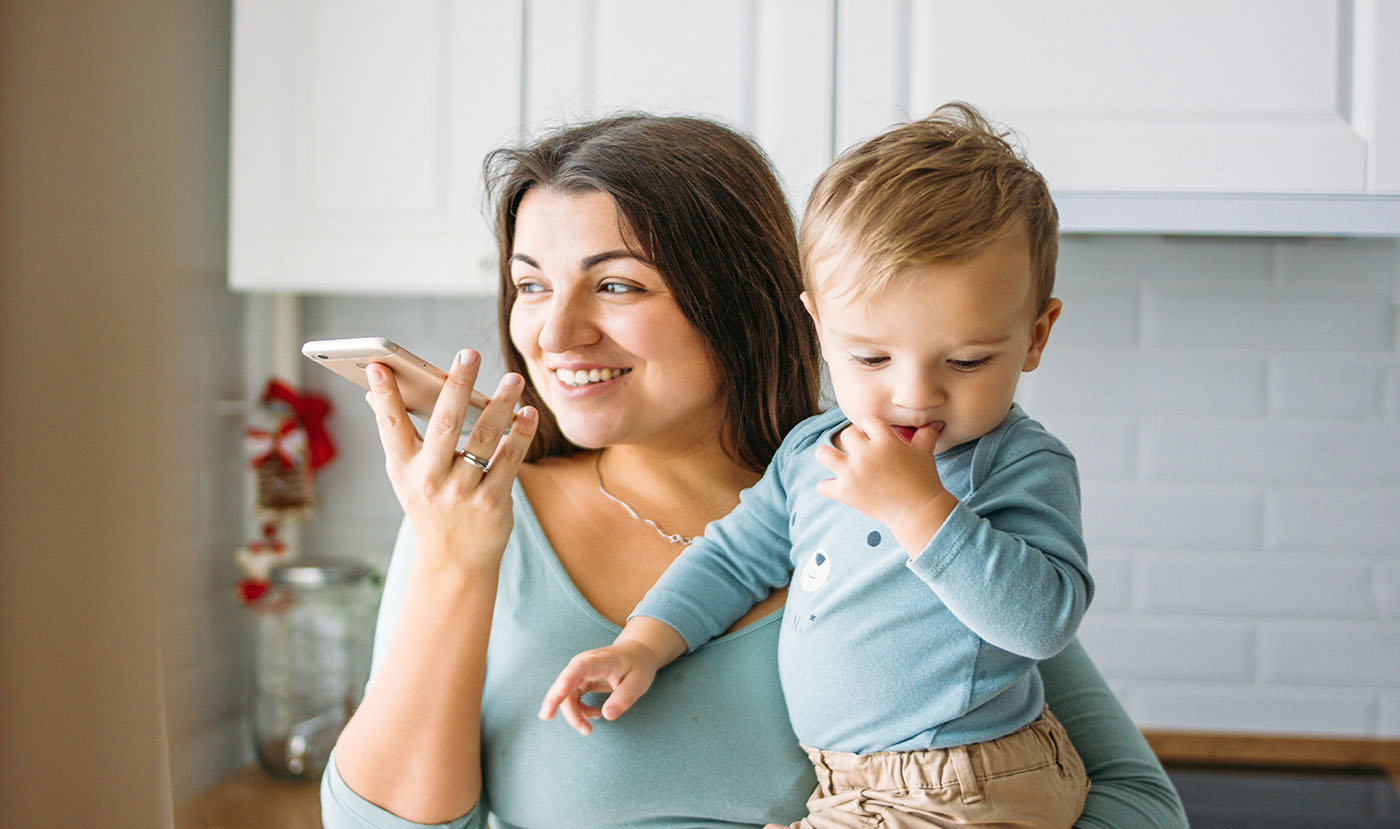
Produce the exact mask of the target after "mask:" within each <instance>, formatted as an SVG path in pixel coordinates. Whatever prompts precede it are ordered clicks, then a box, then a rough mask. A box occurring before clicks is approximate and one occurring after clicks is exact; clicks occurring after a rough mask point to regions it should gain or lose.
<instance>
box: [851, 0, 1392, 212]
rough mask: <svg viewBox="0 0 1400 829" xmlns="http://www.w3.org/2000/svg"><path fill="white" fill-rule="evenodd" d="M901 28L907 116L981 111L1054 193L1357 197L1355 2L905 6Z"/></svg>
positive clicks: (1361, 179) (1360, 170)
mask: <svg viewBox="0 0 1400 829" xmlns="http://www.w3.org/2000/svg"><path fill="white" fill-rule="evenodd" d="M910 17H911V21H910V26H909V31H910V33H911V36H912V37H913V39H914V40H913V45H912V47H911V51H910V54H911V55H912V59H911V62H910V64H911V65H910V68H909V73H910V76H909V89H910V93H909V94H910V109H911V110H912V112H913V113H914V114H916V115H922V114H924V113H927V112H929V111H931V110H932V109H933V108H934V107H936V106H937V105H938V104H940V103H942V102H944V101H947V100H951V99H965V100H969V101H972V102H974V103H976V104H977V105H979V106H981V107H983V108H984V109H985V110H987V111H988V112H989V113H990V114H991V115H992V116H993V117H994V118H995V119H997V120H999V121H1004V122H1006V123H1009V124H1011V125H1012V126H1014V127H1015V128H1016V129H1017V131H1018V132H1019V133H1020V134H1021V135H1022V136H1024V138H1025V140H1026V144H1027V147H1028V151H1029V153H1030V155H1031V158H1032V160H1033V161H1034V162H1035V163H1036V165H1037V166H1038V167H1039V168H1040V169H1041V170H1042V171H1043V172H1044V173H1045V174H1046V177H1047V178H1048V179H1049V180H1050V182H1051V186H1052V187H1054V188H1056V189H1060V190H1177V191H1180V190H1195V191H1235V192H1255V193H1262V192H1361V191H1364V190H1365V189H1366V164H1367V161H1366V154H1367V146H1366V141H1365V139H1364V137H1363V136H1361V135H1359V134H1358V132H1357V130H1356V128H1355V126H1354V124H1353V119H1354V109H1355V108H1354V105H1353V95H1354V84H1355V73H1356V70H1357V67H1356V66H1355V65H1354V61H1355V54H1354V49H1353V39H1354V36H1355V27H1354V25H1353V4H1352V3H1351V2H1349V1H1348V0H1290V2H1286V3H1278V2H1267V1H1266V0H1252V2H1250V1H1247V0H1237V1H1236V2H1231V3H1216V2H1212V1H1211V0H1180V1H1179V2H1175V3H1156V4H1153V3H1114V2H1107V1H1106V0H1073V1H1071V0H1066V2H1057V3H1039V2H1034V0H997V1H996V2H986V3H959V2H954V0H913V3H912V6H911V13H910ZM872 131H874V130H872Z"/></svg>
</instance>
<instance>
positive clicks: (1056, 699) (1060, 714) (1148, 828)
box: [1040, 640, 1186, 829]
mask: <svg viewBox="0 0 1400 829" xmlns="http://www.w3.org/2000/svg"><path fill="white" fill-rule="evenodd" d="M1040 675H1041V678H1042V679H1043V680H1044V681H1045V701H1046V703H1048V704H1049V706H1050V710H1051V711H1053V712H1054V713H1055V716H1056V717H1057V718H1058V719H1059V720H1060V722H1061V723H1062V724H1063V725H1064V727H1065V731H1066V732H1068V734H1069V738H1070V742H1072V743H1074V748H1075V750H1076V751H1078V752H1079V756H1080V758H1081V759H1082V760H1083V761H1084V767H1085V769H1086V770H1087V771H1088V774H1089V784H1090V788H1089V798H1088V800H1087V801H1086V802H1085V804H1084V813H1083V815H1082V816H1081V817H1080V819H1079V820H1078V821H1077V822H1076V823H1075V826H1076V827H1080V829H1118V827H1124V826H1133V827H1142V829H1185V827H1186V813H1185V810H1183V809H1182V806H1181V799H1180V798H1179V797H1178V796H1177V793H1176V789H1175V788H1174V787H1173V786H1172V783H1171V780H1170V779H1168V777H1167V773H1166V772H1165V771H1164V770H1163V769H1162V764H1161V763H1159V762H1158V761H1157V757H1156V755H1154V754H1153V753H1152V749H1151V747H1150V746H1148V744H1147V740H1146V739H1144V738H1143V736H1142V732H1141V731H1139V730H1138V727H1137V725H1135V724H1134V723H1133V721H1132V719H1131V718H1129V717H1128V712H1127V711H1124V710H1123V706H1122V705H1121V704H1120V703H1119V702H1118V699H1117V698H1116V697H1114V695H1113V692H1112V691H1111V690H1110V689H1109V687H1108V683H1106V682H1104V679H1103V677H1102V676H1101V675H1100V674H1099V671H1098V669H1097V668H1096V667H1094V663H1093V662H1092V661H1091V660H1090V659H1089V655H1088V654H1087V653H1086V652H1085V651H1084V648H1083V646H1081V645H1080V644H1079V641H1078V640H1074V641H1072V642H1070V644H1069V647H1067V648H1065V649H1064V650H1063V651H1061V652H1060V654H1059V655H1057V656H1055V657H1053V658H1051V659H1047V660H1045V661H1044V662H1042V663H1041V664H1040Z"/></svg>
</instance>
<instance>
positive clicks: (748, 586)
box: [633, 406, 1093, 753]
mask: <svg viewBox="0 0 1400 829" xmlns="http://www.w3.org/2000/svg"><path fill="white" fill-rule="evenodd" d="M848 422H849V421H848V420H847V419H846V417H845V415H844V414H842V413H841V412H840V411H839V410H837V409H833V410H831V411H828V412H826V413H824V414H821V415H818V416H816V417H813V418H810V419H808V420H806V421H804V422H803V423H801V424H799V425H798V426H797V428H795V429H794V430H793V431H792V433H791V434H790V435H788V437H787V438H786V439H785V440H784V442H783V445H782V447H781V448H780V449H779V450H778V454H777V455H776V456H775V457H774V459H773V462H772V464H771V465H770V466H769V468H768V470H767V471H766V472H765V473H764V475H763V478H762V479H761V480H760V481H759V482H758V483H757V484H755V485H754V486H753V487H752V488H750V489H748V490H746V491H745V492H744V493H743V495H742V496H741V499H740V504H739V506H738V507H737V508H735V510H734V511H733V512H732V513H730V514H729V515H728V516H726V517H724V518H722V519H720V520H718V521H715V522H713V523H712V524H710V526H709V527H707V528H706V530H705V535H704V536H703V537H702V538H700V539H698V540H697V541H696V542H695V543H694V544H693V545H691V547H689V548H688V549H687V550H686V551H685V552H684V553H682V554H681V556H680V557H679V558H677V560H676V562H675V563H674V564H672V565H671V567H670V568H668V570H667V571H666V573H665V575H663V576H662V578H661V579H660V580H659V581H658V582H657V584H656V585H655V586H654V587H653V588H652V589H651V591H650V592H648V593H647V595H646V597H645V598H644V599H643V600H642V602H641V603H640V604H639V605H638V606H637V608H636V609H635V610H634V611H633V615H634V616H637V615H641V616H650V617H653V618H656V619H659V620H661V621H663V622H665V623H667V624H669V625H670V626H672V627H673V628H675V629H676V630H677V631H678V632H679V633H680V634H681V636H682V637H684V638H685V640H686V643H687V645H688V646H689V647H690V648H692V649H693V648H695V647H698V646H699V645H700V644H703V643H704V642H706V641H708V640H709V639H711V638H713V637H715V636H717V635H719V634H720V633H722V632H723V631H724V630H726V629H727V628H728V627H729V626H730V625H731V624H733V622H734V621H735V620H736V619H738V618H739V617H740V616H741V615H743V613H745V612H746V611H747V610H748V609H749V608H750V607H751V606H752V605H753V604H754V603H755V602H757V601H759V600H760V599H762V598H763V597H765V596H767V595H768V593H769V591H770V590H771V589H773V588H775V587H779V586H782V585H784V584H787V583H788V580H789V574H791V581H792V585H791V589H790V590H789V592H788V599H787V606H786V608H785V610H784V618H783V628H782V632H781V635H780V637H779V647H778V665H779V673H780V676H781V679H782V685H783V692H784V695H785V697H786V699H787V704H788V710H789V712H790V714H791V718H792V725H793V730H794V731H795V732H796V733H797V737H798V739H799V740H800V741H801V742H802V743H803V744H805V745H808V746H812V747H815V748H822V749H827V750H832V751H848V752H855V753H868V752H872V751H892V750H913V749H923V748H942V747H947V746H952V745H962V744H966V743H971V742H980V741H983V740H989V739H994V738H996V737H999V736H1002V735H1004V734H1008V733H1010V732H1012V731H1014V730H1016V729H1017V728H1020V727H1021V726H1023V725H1025V724H1026V723H1029V722H1031V721H1032V720H1034V719H1035V718H1036V717H1037V716H1038V715H1039V713H1040V709H1041V706H1042V704H1043V701H1044V689H1043V687H1042V684H1041V680H1040V676H1039V674H1038V673H1037V672H1036V671H1035V664H1036V661H1037V660H1039V659H1045V658H1048V657H1050V656H1053V655H1054V654H1056V653H1058V652H1059V650H1060V649H1061V648H1063V647H1064V646H1065V645H1067V644H1068V643H1069V642H1070V640H1071V639H1072V638H1073V636H1074V632H1075V630H1076V629H1077V627H1078V625H1079V621H1080V619H1081V618H1082V617H1083V614H1084V611H1085V609H1086V608H1087V606H1088V604H1089V599H1090V597H1091V596H1092V593H1093V583H1092V581H1091V580H1090V577H1089V571H1088V565H1087V561H1086V554H1085V548H1084V541H1083V538H1082V534H1081V530H1080V518H1079V477H1078V471H1077V469H1076V466H1075V463H1074V457H1073V456H1072V455H1071V454H1070V452H1069V450H1068V449H1066V448H1065V446H1064V444H1062V443H1061V442H1060V441H1059V440H1057V439H1056V438H1055V437H1054V436H1052V435H1051V434H1050V433H1049V432H1047V431H1046V430H1045V429H1044V427H1042V426H1041V425H1040V424H1039V423H1037V422H1036V421H1034V420H1032V419H1030V418H1029V417H1027V416H1026V414H1025V412H1024V411H1022V410H1021V408H1020V407H1019V406H1012V408H1011V410H1010V412H1009V413H1008V414H1007V416H1006V419H1005V420H1003V421H1002V423H1001V424H1000V425H999V426H997V428H995V429H993V430H992V431H991V432H989V433H987V434H986V435H984V436H982V437H981V438H978V439H977V440H975V441H969V442H968V443H965V444H962V445H961V446H957V447H954V448H953V449H950V450H948V451H946V452H943V453H941V454H939V455H938V456H937V457H936V460H937V463H938V471H939V475H940V476H941V478H942V481H943V485H944V487H945V488H946V489H948V491H949V492H951V493H952V494H953V495H954V496H956V497H957V499H958V501H959V504H958V506H957V507H956V508H955V509H954V510H953V512H952V514H951V515H949V516H948V519H947V520H946V521H945V522H944V524H943V526H942V527H941V528H940V529H939V530H938V532H937V533H936V534H935V535H934V537H933V539H932V541H930V542H929V545H928V547H926V548H925V549H924V550H923V551H922V552H921V553H920V554H919V556H918V557H917V558H914V559H911V558H910V556H909V554H908V553H907V552H906V551H905V550H903V549H902V548H901V547H900V546H899V544H898V543H897V542H896V541H895V539H894V537H893V533H891V532H890V530H889V528H888V527H886V526H884V525H883V524H881V523H880V522H878V521H875V520H874V519H872V518H869V517H867V516H866V515H864V514H862V513H860V512H859V511H857V510H855V509H853V508H851V507H848V506H846V505H844V504H841V503H839V502H837V501H833V500H830V499H828V498H825V497H824V496H822V495H820V494H818V492H817V488H816V487H817V482H818V481H820V480H822V479H824V478H829V477H831V473H830V472H829V471H828V470H827V469H826V468H825V467H823V466H822V465H820V464H819V463H817V462H816V460H815V458H814V453H815V450H816V448H817V447H818V446H821V445H831V441H832V438H833V436H835V435H836V434H837V433H839V432H840V430H841V429H842V428H844V427H845V426H846V425H847V423H848Z"/></svg>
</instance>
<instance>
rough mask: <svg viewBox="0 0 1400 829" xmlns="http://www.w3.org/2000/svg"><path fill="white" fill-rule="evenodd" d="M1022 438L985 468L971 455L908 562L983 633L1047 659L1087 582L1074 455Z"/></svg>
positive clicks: (1075, 618) (1064, 638) (1080, 613)
mask: <svg viewBox="0 0 1400 829" xmlns="http://www.w3.org/2000/svg"><path fill="white" fill-rule="evenodd" d="M1023 422H1025V421H1023ZM1046 438H1048V436H1046ZM1050 440H1053V439H1050ZM999 448H1000V449H1001V450H1003V451H1004V450H1006V449H1007V447H1006V446H1004V445H1001V444H998V443H991V444H990V445H986V446H979V447H978V451H979V452H981V451H984V449H985V451H987V452H992V453H995V452H997V450H998V449H999ZM1028 448H1029V451H1023V450H1022V448H1021V446H1020V444H1019V443H1017V445H1016V447H1015V449H1014V451H1013V452H1012V453H1010V456H1009V457H1001V458H998V459H996V460H995V461H994V462H992V461H989V462H987V464H985V465H987V466H988V467H989V468H988V469H987V470H986V471H985V472H984V471H982V469H981V468H980V467H982V466H983V465H984V464H983V463H981V459H980V458H976V459H974V461H973V464H972V474H973V475H974V476H975V477H974V486H973V489H972V491H971V492H970V493H969V494H968V495H967V496H966V497H965V498H963V499H962V500H961V501H960V502H959V504H958V506H957V507H956V508H955V509H954V510H953V512H952V514H951V515H949V516H948V519H947V520H946V521H945V522H944V524H943V526H942V527H941V528H940V529H939V531H938V532H937V534H935V535H934V537H933V540H932V541H930V542H929V545H928V547H927V548H925V549H924V550H923V551H922V552H921V554H920V555H919V556H918V557H917V558H915V559H912V560H911V561H910V562H909V568H910V569H911V570H912V571H913V572H914V573H915V574H917V575H918V576H919V577H920V578H921V579H923V580H924V581H925V582H926V583H927V584H928V585H929V586H930V587H931V588H932V589H933V590H934V592H936V593H937V594H938V597H939V598H940V599H941V600H942V601H943V603H944V604H945V605H947V606H948V609H949V610H951V611H952V612H953V614H954V615H955V616H957V617H958V619H959V620H960V621H961V622H962V623H963V624H965V625H967V627H968V628H970V629H971V630H972V631H973V632H975V633H976V634H977V635H978V636H981V637H982V638H983V639H985V640H986V641H987V642H989V643H991V644H993V645H995V646H997V647H999V648H1001V649H1003V650H1006V651H1010V652H1011V653H1015V654H1019V655H1021V656H1025V657H1029V658H1032V659H1046V658H1048V657H1051V656H1053V655H1055V654H1056V653H1058V652H1059V651H1060V650H1061V649H1062V648H1064V647H1065V646H1066V645H1067V644H1069V641H1070V639H1071V638H1073V636H1074V634H1075V632H1076V630H1078V627H1079V622H1080V620H1081V619H1082V618H1083V617H1084V611H1085V610H1086V609H1087V608H1088V605H1089V600H1090V598H1091V597H1092V595H1093V582H1092V580H1091V579H1090V577H1089V567H1088V561H1087V557H1086V552H1085V547H1084V540H1083V537H1082V536H1081V533H1080V521H1079V479H1078V473H1077V470H1076V467H1075V463H1074V458H1073V456H1071V455H1070V454H1069V453H1068V451H1067V450H1063V449H1062V447H1059V446H1058V441H1055V442H1054V444H1052V445H1045V444H1044V443H1042V441H1039V440H1037V441H1035V442H1033V443H1031V445H1030V446H1029V447H1028ZM983 475H985V478H984V479H982V480H976V478H977V477H982V476H983Z"/></svg>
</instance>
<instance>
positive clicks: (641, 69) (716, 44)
mask: <svg viewBox="0 0 1400 829" xmlns="http://www.w3.org/2000/svg"><path fill="white" fill-rule="evenodd" d="M833 15H834V0H763V2H758V0H706V2H695V0H595V2H578V0H532V2H530V3H529V13H528V14H527V16H526V23H525V43H526V46H525V53H526V55H527V58H526V60H527V64H528V65H527V69H526V81H525V104H524V106H525V121H526V125H527V132H529V133H531V134H537V133H539V132H540V131H542V130H545V129H549V128H552V127H556V126H559V125H561V124H564V123H568V122H573V121H579V120H584V119H588V118H593V117H597V116H600V115H604V114H608V113H612V112H617V111H622V110H643V111H648V112H654V113H668V114H674V113H686V114H700V115H706V116H710V117H714V118H717V119H719V120H721V121H724V122H726V123H728V124H730V125H731V126H734V127H737V128H739V129H740V130H742V131H744V132H747V133H749V134H750V135H753V136H754V137H755V138H756V139H757V140H758V142H759V143H760V144H761V145H762V146H763V147H764V148H765V149H766V150H767V151H768V152H769V153H770V154H771V155H772V157H773V158H774V160H775V162H776V166H777V167H778V170H779V175H780V176H781V177H782V178H783V180H784V183H785V185H786V187H787V190H788V193H789V196H790V197H793V196H796V197H797V198H805V196H806V193H807V191H808V190H809V189H810V188H811V184H812V182H813V181H814V180H815V179H816V177H817V175H818V174H819V173H820V172H821V170H822V169H823V167H825V165H826V164H827V163H828V162H829V161H830V159H831V151H832V141H831V127H830V124H831V111H832V110H831V100H832V94H831V89H832V86H831V84H832V64H831V60H832V26H833Z"/></svg>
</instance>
